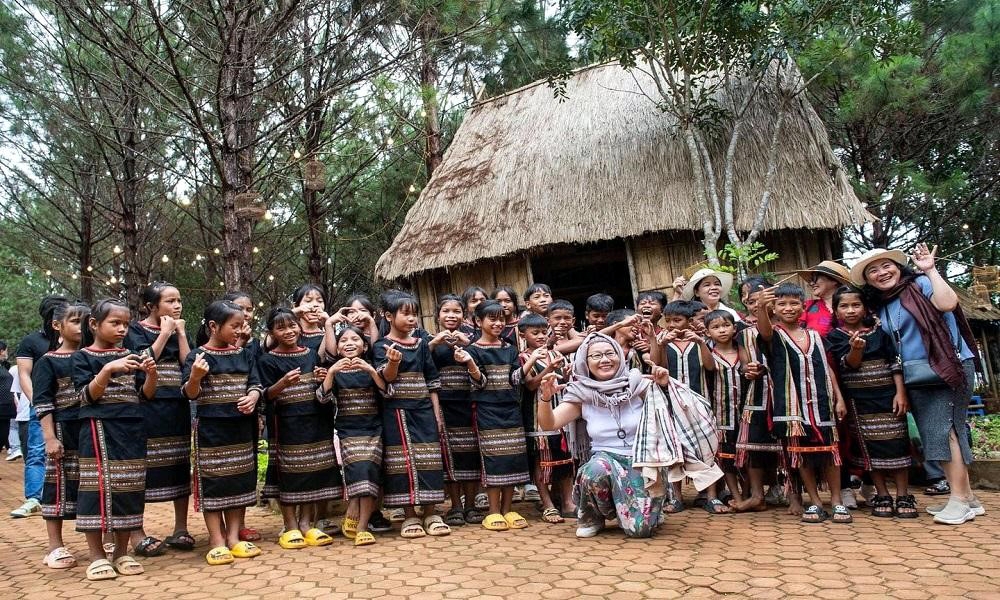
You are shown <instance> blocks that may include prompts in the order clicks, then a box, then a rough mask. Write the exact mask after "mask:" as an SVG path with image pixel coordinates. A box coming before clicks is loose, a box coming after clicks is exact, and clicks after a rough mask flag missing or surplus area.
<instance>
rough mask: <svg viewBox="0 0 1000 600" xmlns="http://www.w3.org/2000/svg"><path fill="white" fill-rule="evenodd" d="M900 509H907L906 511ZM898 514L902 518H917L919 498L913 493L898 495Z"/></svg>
mask: <svg viewBox="0 0 1000 600" xmlns="http://www.w3.org/2000/svg"><path fill="white" fill-rule="evenodd" d="M900 509H906V512H903V511H902V510H900ZM896 516H897V517H899V518H900V519H916V518H917V499H916V498H914V497H913V496H912V495H906V496H896Z"/></svg>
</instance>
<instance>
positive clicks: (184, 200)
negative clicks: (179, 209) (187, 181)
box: [180, 196, 191, 206]
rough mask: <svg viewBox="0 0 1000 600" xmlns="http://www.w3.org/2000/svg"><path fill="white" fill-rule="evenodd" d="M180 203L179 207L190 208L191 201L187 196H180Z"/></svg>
mask: <svg viewBox="0 0 1000 600" xmlns="http://www.w3.org/2000/svg"><path fill="white" fill-rule="evenodd" d="M180 203H181V206H191V199H190V198H188V197H187V196H181V199H180Z"/></svg>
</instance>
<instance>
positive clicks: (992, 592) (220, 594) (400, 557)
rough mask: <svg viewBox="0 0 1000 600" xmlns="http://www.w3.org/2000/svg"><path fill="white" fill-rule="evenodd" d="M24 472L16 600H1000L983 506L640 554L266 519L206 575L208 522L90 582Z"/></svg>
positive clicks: (663, 543)
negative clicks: (60, 547)
mask: <svg viewBox="0 0 1000 600" xmlns="http://www.w3.org/2000/svg"><path fill="white" fill-rule="evenodd" d="M20 469H21V463H20V461H18V462H17V463H14V464H11V463H5V462H3V461H0V499H2V500H3V506H2V508H4V513H3V514H0V519H4V521H3V522H4V526H3V527H0V582H2V583H0V598H4V599H6V598H32V599H36V600H57V599H60V598H108V599H121V600H125V599H129V600H133V599H135V598H137V597H140V598H143V599H144V600H159V599H167V598H169V599H175V598H177V599H182V600H195V599H199V598H205V599H214V598H261V597H265V596H269V597H273V598H277V597H283V598H297V597H301V598H312V597H315V598H378V597H381V596H386V595H392V596H394V597H410V598H420V599H426V600H429V599H432V598H480V599H484V600H495V599H500V598H513V597H517V598H537V597H541V598H565V599H569V598H573V599H576V598H610V599H621V600H630V599H634V598H680V597H685V598H687V597H691V598H697V597H721V596H726V597H732V598H740V597H752V598H782V597H790V596H799V597H808V596H811V597H817V598H831V599H835V600H842V599H848V598H850V599H854V598H858V599H861V598H885V597H896V598H944V597H965V598H983V599H986V598H1000V577H998V576H997V569H998V567H1000V544H997V542H996V539H997V537H998V536H1000V523H998V521H997V519H996V517H995V516H993V515H997V514H1000V494H998V493H983V494H982V500H983V504H984V505H986V507H987V510H988V511H989V513H990V514H987V515H986V516H985V517H980V518H979V519H977V520H976V521H975V524H968V525H965V526H962V527H947V526H943V525H934V524H933V523H932V522H931V520H930V518H929V517H928V516H927V515H922V516H921V518H920V519H918V520H916V521H897V520H889V519H873V518H871V517H869V516H867V515H865V514H863V513H861V512H860V511H859V512H858V514H856V521H855V523H854V524H853V525H850V526H842V525H833V524H830V523H824V524H822V525H812V526H807V525H802V524H800V523H799V522H798V521H797V520H796V519H794V518H792V517H789V516H787V515H785V514H784V513H783V511H781V510H777V509H773V510H771V511H769V512H765V513H755V514H747V515H737V516H716V517H712V516H709V515H708V514H707V513H705V512H703V511H701V510H688V511H686V512H684V513H682V514H680V515H675V516H671V517H669V519H668V520H667V523H666V525H664V526H663V527H662V528H661V529H660V530H659V532H658V533H657V534H656V536H655V537H654V538H653V539H651V540H626V539H625V538H624V537H623V536H622V535H620V534H618V533H616V532H615V531H607V532H605V533H603V534H601V535H599V536H598V537H596V538H593V539H589V540H577V539H576V538H575V537H574V536H573V530H574V526H573V524H572V523H569V522H568V523H566V524H564V525H546V524H543V523H540V522H538V520H537V512H536V511H534V510H531V509H530V508H529V506H528V505H522V506H521V508H523V509H524V510H523V511H522V512H523V513H524V514H525V515H526V516H529V518H530V519H531V521H532V524H531V527H530V528H528V529H525V530H521V531H517V532H503V533H491V532H487V531H485V530H483V529H481V528H479V527H472V526H466V527H461V528H456V530H455V533H453V534H452V535H451V536H448V537H443V538H431V537H426V538H422V539H420V540H417V541H405V540H402V539H400V538H399V537H398V534H396V535H389V534H384V535H382V536H380V537H379V541H378V543H377V544H376V545H375V546H369V547H367V548H358V549H355V548H354V547H353V546H352V545H351V542H349V541H348V540H346V539H343V538H340V539H337V541H336V542H335V543H334V544H333V545H331V546H327V547H325V548H307V549H303V550H296V551H286V550H281V549H280V548H279V547H278V546H277V545H276V544H275V543H274V540H275V538H276V536H277V533H278V531H279V530H280V528H281V523H280V521H279V519H278V518H277V517H274V516H271V515H266V514H259V511H257V512H258V514H254V515H252V516H251V517H250V518H249V521H250V524H251V525H253V526H255V527H258V528H259V529H260V530H261V531H262V533H263V534H264V535H265V539H266V541H264V542H262V544H261V546H262V548H263V550H264V554H263V555H262V556H260V557H258V558H255V559H251V560H239V561H237V562H236V563H235V564H233V565H229V566H225V567H209V566H207V565H206V564H205V562H204V560H203V558H202V555H203V554H204V552H205V551H206V550H207V548H206V546H207V543H208V542H207V537H206V535H205V529H204V525H203V524H202V522H201V518H200V516H198V515H195V516H193V517H192V519H191V524H192V530H193V533H194V534H195V537H196V538H197V540H198V547H197V548H196V550H195V551H194V552H193V553H180V552H172V553H170V554H167V555H165V556H162V557H158V558H152V559H142V561H143V563H144V565H145V567H146V573H145V574H144V575H140V576H137V577H119V578H118V579H117V580H114V581H110V582H93V583H91V582H87V581H86V579H85V577H84V566H77V567H75V568H73V569H69V570H64V571H52V570H49V569H47V568H45V567H44V566H42V564H41V558H42V555H43V554H44V552H43V550H44V540H45V532H44V526H43V524H42V520H41V518H40V517H32V518H29V519H8V518H7V517H6V514H5V513H6V511H7V510H9V507H14V506H16V505H17V503H18V498H19V496H20V491H21V487H20V486H21V474H20ZM920 500H921V502H922V501H923V500H924V499H923V498H921V499H920ZM147 515H148V518H147V523H148V527H147V531H149V532H150V533H153V534H157V535H159V536H161V537H162V536H163V535H164V534H167V533H169V531H168V530H167V527H168V526H169V524H170V523H171V522H172V517H171V516H170V509H169V505H162V504H159V505H154V506H153V507H152V508H151V509H150V510H149V512H148V513H147ZM71 527H72V525H69V524H68V525H67V530H69V529H70V528H71ZM66 538H67V543H68V544H69V547H70V549H71V550H73V551H75V552H77V554H78V555H79V556H81V557H82V556H83V555H84V552H85V549H86V547H85V544H84V542H83V538H82V536H81V535H80V534H77V533H75V532H72V531H69V532H68V533H67V536H66ZM81 562H85V561H81Z"/></svg>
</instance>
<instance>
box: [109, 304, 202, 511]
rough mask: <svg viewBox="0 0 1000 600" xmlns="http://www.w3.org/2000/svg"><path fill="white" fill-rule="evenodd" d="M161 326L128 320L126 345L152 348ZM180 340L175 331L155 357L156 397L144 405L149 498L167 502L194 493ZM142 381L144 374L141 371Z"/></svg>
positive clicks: (147, 495) (187, 403) (189, 418)
mask: <svg viewBox="0 0 1000 600" xmlns="http://www.w3.org/2000/svg"><path fill="white" fill-rule="evenodd" d="M159 336H160V328H159V327H156V326H155V325H150V324H148V323H144V322H142V321H139V322H134V323H131V324H129V327H128V333H127V334H126V336H125V343H124V346H125V347H126V348H128V349H129V350H131V351H132V352H135V353H136V354H138V353H140V352H142V351H144V350H147V349H149V350H150V352H152V349H151V346H152V345H153V342H155V341H156V338H158V337H159ZM178 342H179V340H178V338H177V333H174V334H173V335H171V336H170V338H169V339H168V340H167V343H166V344H165V345H164V346H163V350H161V351H160V355H159V356H154V357H153V358H154V359H155V360H156V397H155V398H153V399H152V400H150V401H148V402H144V403H143V405H142V413H143V418H142V422H143V425H144V426H145V428H146V502H168V501H171V500H176V499H177V498H185V497H187V496H189V495H190V494H191V405H190V403H189V402H188V400H187V398H185V397H184V394H182V393H181V364H182V362H183V359H184V357H182V356H181V355H180V347H179V343H178ZM138 378H139V381H140V384H141V382H142V381H143V380H144V379H145V374H143V373H139V374H138Z"/></svg>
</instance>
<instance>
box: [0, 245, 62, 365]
mask: <svg viewBox="0 0 1000 600" xmlns="http://www.w3.org/2000/svg"><path fill="white" fill-rule="evenodd" d="M20 264H23V261H22V260H21V259H19V258H18V257H17V255H16V254H15V253H14V252H13V251H12V250H11V249H9V248H6V247H4V246H0V339H2V340H4V341H6V342H7V344H9V345H10V347H11V348H14V347H16V346H17V344H18V342H19V341H20V340H21V338H22V337H24V336H25V335H26V334H28V333H30V332H32V331H35V330H36V329H38V327H39V317H38V301H39V300H40V299H41V297H42V296H44V295H45V294H47V293H49V291H50V290H49V289H48V288H47V287H46V285H45V283H44V277H39V276H38V274H37V273H34V272H32V271H30V270H27V269H26V268H25V267H24V266H18V265H20Z"/></svg>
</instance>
